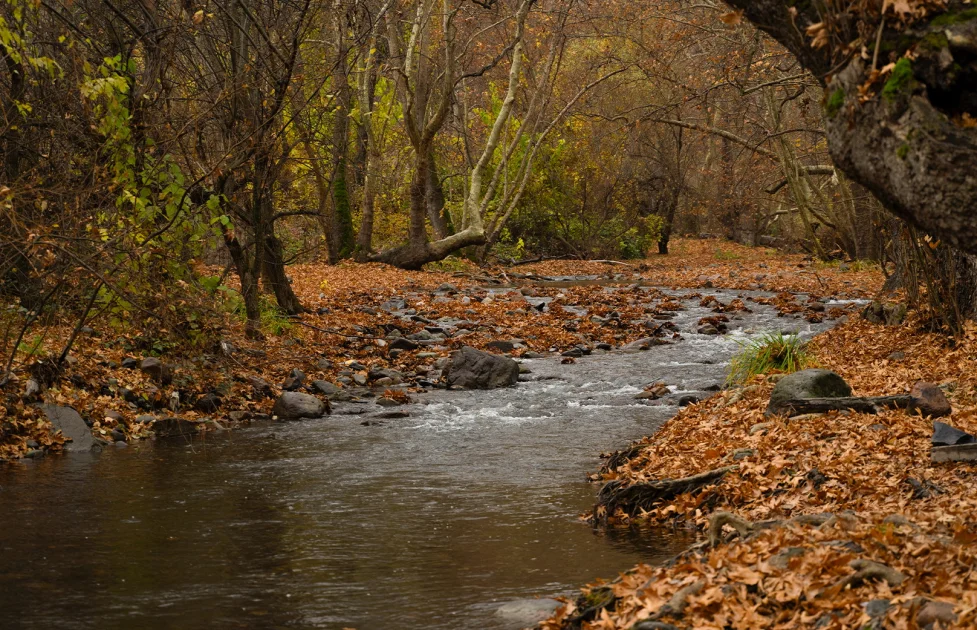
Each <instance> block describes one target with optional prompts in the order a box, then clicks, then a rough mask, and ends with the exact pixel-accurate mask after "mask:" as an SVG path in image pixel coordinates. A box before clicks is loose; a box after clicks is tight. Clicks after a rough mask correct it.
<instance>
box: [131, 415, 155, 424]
mask: <svg viewBox="0 0 977 630" xmlns="http://www.w3.org/2000/svg"><path fill="white" fill-rule="evenodd" d="M136 422H138V423H139V424H152V423H153V422H156V416H153V415H150V414H148V413H144V414H141V415H138V416H136Z"/></svg>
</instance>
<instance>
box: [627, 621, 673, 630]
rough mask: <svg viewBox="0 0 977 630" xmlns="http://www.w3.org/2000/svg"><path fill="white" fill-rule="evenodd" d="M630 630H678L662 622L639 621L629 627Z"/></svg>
mask: <svg viewBox="0 0 977 630" xmlns="http://www.w3.org/2000/svg"><path fill="white" fill-rule="evenodd" d="M631 630H678V628H677V627H676V626H674V625H672V624H670V623H667V622H664V621H648V620H645V621H639V622H638V623H636V624H634V625H633V626H631Z"/></svg>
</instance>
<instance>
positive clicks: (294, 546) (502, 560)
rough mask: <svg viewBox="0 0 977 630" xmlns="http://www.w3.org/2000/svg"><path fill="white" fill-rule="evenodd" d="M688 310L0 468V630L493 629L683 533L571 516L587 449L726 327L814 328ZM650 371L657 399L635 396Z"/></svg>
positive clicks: (707, 379)
mask: <svg viewBox="0 0 977 630" xmlns="http://www.w3.org/2000/svg"><path fill="white" fill-rule="evenodd" d="M710 293H712V294H714V295H716V296H717V297H719V299H721V300H723V301H724V302H725V301H728V300H730V299H732V298H733V297H735V294H734V293H732V292H726V291H721V290H711V291H710ZM686 306H687V309H686V310H684V311H681V312H680V313H679V314H678V316H677V317H676V319H675V320H674V322H675V323H676V324H677V325H678V326H679V328H680V329H681V330H682V333H683V335H684V337H685V339H684V340H683V341H681V342H678V343H675V344H674V345H667V346H656V347H653V348H651V349H650V350H649V351H646V352H634V353H628V352H623V351H614V352H607V353H595V354H594V355H592V356H589V357H584V358H582V359H578V362H577V363H576V364H573V365H563V364H561V363H560V360H559V357H548V358H544V359H535V360H529V361H526V362H525V363H526V365H527V366H528V367H529V368H530V369H531V370H532V373H531V374H529V375H527V377H525V378H526V379H528V380H527V382H521V383H520V384H519V385H518V386H516V387H514V388H511V389H505V390H495V391H490V392H468V391H432V392H430V393H426V394H422V395H420V396H418V397H417V399H418V401H417V403H416V404H413V405H411V406H409V407H407V410H408V411H409V412H410V414H411V415H410V417H407V418H402V419H387V420H383V421H382V422H381V423H380V424H372V425H363V424H362V422H363V420H364V418H365V417H366V416H364V415H355V414H353V413H348V412H351V411H356V410H358V408H357V405H355V404H347V405H345V406H340V407H339V409H338V411H339V413H337V414H335V415H333V416H332V417H330V418H328V419H323V420H313V421H306V422H296V423H289V424H264V425H258V426H253V427H249V428H244V429H241V430H237V431H233V432H225V433H222V434H218V435H213V434H211V435H208V436H206V437H205V438H198V439H195V440H194V441H193V442H192V443H187V442H185V441H181V440H168V441H163V440H160V441H157V442H155V443H152V442H146V443H138V444H133V445H131V446H129V447H127V448H114V447H112V448H108V449H106V450H104V451H103V452H101V453H91V454H71V455H66V456H59V457H49V458H46V459H42V460H36V461H31V462H29V463H26V464H16V465H10V466H6V467H2V468H0V627H2V628H5V629H6V628H44V629H48V628H72V629H82V628H98V629H100V630H108V629H115V628H147V629H163V628H181V629H182V628H335V629H340V628H347V627H349V628H358V629H359V630H368V629H386V628H391V629H393V628H396V629H399V630H403V629H413V628H418V629H420V628H435V629H440V628H444V629H447V628H480V629H487V630H492V629H502V628H506V627H509V626H511V623H512V622H511V620H507V619H505V618H503V617H501V616H499V615H498V614H496V611H497V609H498V608H499V605H500V604H501V603H503V602H507V601H511V600H518V599H522V598H529V597H534V596H536V595H541V596H553V595H559V594H567V593H570V592H572V591H573V590H574V589H575V588H576V587H578V586H580V585H582V584H584V583H586V582H589V581H592V580H593V579H594V578H598V577H605V578H613V577H614V576H616V575H617V574H618V573H619V572H620V571H622V570H625V569H627V568H629V567H630V566H632V565H633V564H635V563H636V562H639V561H644V562H650V563H655V562H661V561H664V560H666V559H667V558H668V557H670V556H671V555H673V554H674V553H676V552H677V551H679V550H681V549H683V548H685V547H686V546H687V545H688V544H689V542H690V539H689V537H688V534H683V533H675V532H662V531H657V532H644V533H640V532H628V533H618V534H600V533H596V532H594V531H593V530H592V529H591V528H589V527H588V526H587V525H585V524H583V523H581V522H580V521H579V519H578V515H579V514H580V513H581V512H583V511H585V510H586V509H588V508H589V507H590V506H591V504H592V502H593V499H594V496H595V493H596V490H597V488H596V487H595V486H594V485H592V484H589V483H587V482H586V481H585V474H586V473H587V472H591V471H593V470H595V469H596V468H597V467H598V466H599V464H600V460H599V459H598V454H599V453H601V452H602V451H610V450H614V449H617V448H621V447H624V446H626V445H627V444H628V442H629V441H630V440H632V439H635V438H638V437H641V436H643V435H647V434H649V433H651V432H653V431H654V430H655V428H656V427H657V426H658V425H659V424H660V423H661V422H662V421H664V420H665V419H667V418H668V417H670V416H671V415H672V414H674V413H675V411H676V407H675V404H676V403H677V401H678V399H679V398H680V397H681V396H682V395H683V394H688V393H689V392H701V391H703V390H708V389H710V388H712V387H714V386H716V385H719V384H721V383H722V381H723V379H724V377H725V372H726V369H727V364H728V361H729V358H730V356H731V355H732V354H733V353H734V352H735V351H736V350H737V348H738V346H737V340H742V339H744V338H747V337H749V336H750V335H752V334H758V333H761V332H768V331H771V330H774V331H776V330H794V331H799V332H801V333H802V334H805V335H810V334H814V333H815V332H818V331H819V330H821V329H824V328H826V327H827V326H828V325H829V324H821V325H811V324H807V323H805V322H803V321H800V320H796V319H783V318H777V317H776V315H775V313H774V312H773V310H772V309H770V308H769V307H764V306H759V305H755V304H750V306H751V308H753V310H754V311H755V312H754V313H751V314H750V313H746V314H742V316H741V317H742V318H741V319H733V321H732V322H731V324H730V325H731V328H732V329H733V330H732V332H731V333H730V334H728V335H726V336H722V337H716V336H704V335H698V334H695V333H694V332H690V331H692V330H694V327H695V322H696V321H697V320H698V318H700V317H703V316H705V315H710V314H711V313H710V312H709V311H708V309H705V308H702V307H700V306H699V305H698V301H697V300H689V301H686ZM737 317H740V316H739V315H737ZM658 380H663V381H665V382H666V383H668V384H669V385H670V386H672V390H673V393H672V394H671V395H670V396H668V397H666V399H664V401H659V404H657V405H649V404H645V403H642V402H641V401H637V400H635V399H634V396H635V394H636V393H638V392H640V391H641V389H642V388H643V386H644V385H646V384H648V383H650V382H653V381H658ZM661 403H664V404H661ZM371 406H372V403H371ZM360 409H361V408H360ZM344 411H345V412H347V413H343V412H344Z"/></svg>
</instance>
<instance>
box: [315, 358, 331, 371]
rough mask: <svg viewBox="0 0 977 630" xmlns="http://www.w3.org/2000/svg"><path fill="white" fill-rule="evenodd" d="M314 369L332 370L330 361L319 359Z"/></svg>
mask: <svg viewBox="0 0 977 630" xmlns="http://www.w3.org/2000/svg"><path fill="white" fill-rule="evenodd" d="M316 367H317V368H319V369H320V370H329V369H332V361H330V360H329V359H319V360H318V361H317V362H316Z"/></svg>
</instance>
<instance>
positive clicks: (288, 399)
mask: <svg viewBox="0 0 977 630" xmlns="http://www.w3.org/2000/svg"><path fill="white" fill-rule="evenodd" d="M271 413H272V414H273V415H275V416H278V419H279V420H299V419H301V418H321V417H323V416H324V415H326V413H327V407H326V404H325V403H324V402H322V401H321V400H319V399H318V398H316V397H315V396H313V395H311V394H303V393H302V392H284V393H282V395H281V396H279V397H278V400H276V401H275V405H274V407H272V409H271Z"/></svg>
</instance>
